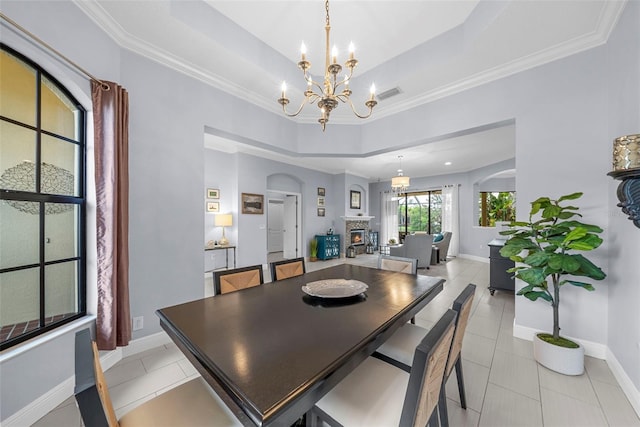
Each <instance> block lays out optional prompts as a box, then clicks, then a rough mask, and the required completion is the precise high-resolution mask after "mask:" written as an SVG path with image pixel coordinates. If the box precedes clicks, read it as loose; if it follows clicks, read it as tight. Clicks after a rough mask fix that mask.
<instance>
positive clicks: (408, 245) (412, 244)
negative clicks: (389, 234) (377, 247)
mask: <svg viewBox="0 0 640 427" xmlns="http://www.w3.org/2000/svg"><path fill="white" fill-rule="evenodd" d="M432 246H433V236H432V235H431V234H408V235H407V236H405V238H404V243H403V244H401V245H397V246H391V247H389V255H391V256H399V257H404V258H413V259H417V260H418V268H429V265H430V264H431V251H432Z"/></svg>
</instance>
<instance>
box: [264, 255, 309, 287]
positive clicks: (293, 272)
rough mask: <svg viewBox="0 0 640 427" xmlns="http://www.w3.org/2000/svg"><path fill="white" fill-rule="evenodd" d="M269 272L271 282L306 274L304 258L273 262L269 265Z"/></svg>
mask: <svg viewBox="0 0 640 427" xmlns="http://www.w3.org/2000/svg"><path fill="white" fill-rule="evenodd" d="M269 267H270V270H271V280H272V281H274V282H275V281H276V280H282V279H288V278H289V277H295V276H300V275H302V274H304V273H306V272H307V267H306V266H305V263H304V258H294V259H285V260H282V261H274V262H272V263H271V264H269Z"/></svg>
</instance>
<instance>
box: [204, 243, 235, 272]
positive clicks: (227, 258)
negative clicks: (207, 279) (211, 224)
mask: <svg viewBox="0 0 640 427" xmlns="http://www.w3.org/2000/svg"><path fill="white" fill-rule="evenodd" d="M223 249H224V253H225V265H224V266H225V268H226V269H227V270H228V269H229V249H233V268H236V247H235V246H232V245H226V246H222V245H217V246H209V247H205V248H204V250H205V251H220V250H223Z"/></svg>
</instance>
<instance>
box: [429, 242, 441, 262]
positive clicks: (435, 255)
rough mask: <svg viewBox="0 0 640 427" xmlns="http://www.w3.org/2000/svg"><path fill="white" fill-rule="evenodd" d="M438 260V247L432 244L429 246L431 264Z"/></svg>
mask: <svg viewBox="0 0 640 427" xmlns="http://www.w3.org/2000/svg"><path fill="white" fill-rule="evenodd" d="M439 260H440V248H439V247H437V246H435V245H434V246H432V247H431V265H436V264H438V261H439Z"/></svg>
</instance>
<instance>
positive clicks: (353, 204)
mask: <svg viewBox="0 0 640 427" xmlns="http://www.w3.org/2000/svg"><path fill="white" fill-rule="evenodd" d="M349 194H350V196H351V197H350V198H349V199H350V203H349V207H350V208H351V209H361V193H360V192H359V191H355V190H351V191H350V193H349Z"/></svg>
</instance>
